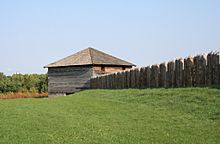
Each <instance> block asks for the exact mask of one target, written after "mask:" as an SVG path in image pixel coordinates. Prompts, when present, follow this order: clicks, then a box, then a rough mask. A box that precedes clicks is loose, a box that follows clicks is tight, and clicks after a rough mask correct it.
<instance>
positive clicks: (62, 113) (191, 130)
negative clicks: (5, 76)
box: [0, 88, 220, 144]
mask: <svg viewBox="0 0 220 144" xmlns="http://www.w3.org/2000/svg"><path fill="white" fill-rule="evenodd" d="M219 142H220V90H219V89H211V88H178V89H146V90H88V91H83V92H80V93H77V94H74V95H72V96H68V97H58V98H52V99H47V98H43V99H40V98H32V99H15V100H0V143H6V144H7V143H13V144H16V143H19V144H20V143H32V144H34V143H40V144H43V143H57V144H59V143H60V144H62V143H75V144H81V143H82V144H89V143H90V144H95V143H100V144H104V143H117V144H118V143H122V144H131V143H133V144H146V143H149V144H151V143H153V144H157V143H158V144H159V143H163V144H172V143H176V144H180V143H185V144H190V143H193V144H196V143H197V144H203V143H204V144H205V143H207V144H217V143H219Z"/></svg>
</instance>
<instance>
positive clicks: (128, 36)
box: [0, 0, 220, 75]
mask: <svg viewBox="0 0 220 144" xmlns="http://www.w3.org/2000/svg"><path fill="white" fill-rule="evenodd" d="M87 47H94V48H97V49H98V50H101V51H104V52H106V53H109V54H111V55H114V56H116V57H119V58H122V59H124V60H127V61H129V62H132V63H135V64H136V65H137V66H146V65H151V64H159V63H161V62H163V61H169V60H173V59H175V58H180V57H187V56H189V55H196V54H201V53H207V52H210V51H219V50H220V1H219V0H151V1H150V0H77V1H76V0H0V72H4V73H5V74H7V75H10V74H12V73H16V72H18V73H46V72H47V70H46V69H43V66H44V65H46V64H48V63H51V62H54V61H56V60H59V59H61V58H64V57H65V56H68V55H70V54H73V53H75V52H77V51H79V50H82V49H84V48H87Z"/></svg>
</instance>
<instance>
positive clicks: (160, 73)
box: [91, 52, 220, 89]
mask: <svg viewBox="0 0 220 144" xmlns="http://www.w3.org/2000/svg"><path fill="white" fill-rule="evenodd" d="M209 85H220V54H219V52H211V53H209V54H208V55H197V56H195V57H188V58H185V59H177V60H175V61H170V62H168V63H161V64H159V65H152V66H147V67H142V68H135V69H131V70H129V71H124V72H118V73H113V74H109V75H103V76H98V77H94V78H92V79H91V88H93V89H127V88H157V87H164V88H169V87H192V86H209Z"/></svg>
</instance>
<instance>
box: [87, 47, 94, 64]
mask: <svg viewBox="0 0 220 144" xmlns="http://www.w3.org/2000/svg"><path fill="white" fill-rule="evenodd" d="M88 49H89V55H90V58H91V62H92V64H93V58H92V53H91V49H92V48H91V47H88Z"/></svg>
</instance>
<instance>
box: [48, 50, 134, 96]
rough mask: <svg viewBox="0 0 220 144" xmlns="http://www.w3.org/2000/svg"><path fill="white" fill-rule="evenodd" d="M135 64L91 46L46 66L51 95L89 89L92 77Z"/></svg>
mask: <svg viewBox="0 0 220 144" xmlns="http://www.w3.org/2000/svg"><path fill="white" fill-rule="evenodd" d="M133 66H135V65H134V64H132V63H129V62H126V61H124V60H121V59H119V58H116V57H114V56H111V55H108V54H106V53H104V52H101V51H98V50H96V49H94V48H90V47H89V48H87V49H84V50H82V51H79V52H77V53H75V54H73V55H70V56H68V57H66V58H63V59H61V60H59V61H56V62H54V63H51V64H48V65H46V66H45V67H44V68H48V93H49V96H56V95H57V96H58V95H59V96H60V95H67V94H72V93H74V92H77V91H79V90H82V89H89V88H90V79H91V77H94V76H97V75H102V74H108V73H114V72H120V71H124V70H128V69H131V68H132V67H133Z"/></svg>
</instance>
